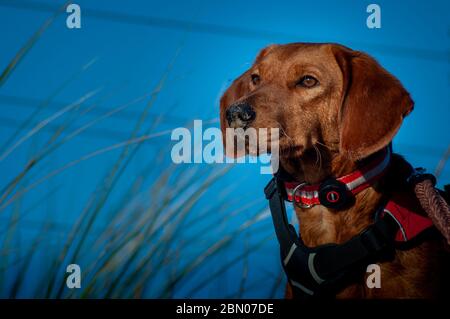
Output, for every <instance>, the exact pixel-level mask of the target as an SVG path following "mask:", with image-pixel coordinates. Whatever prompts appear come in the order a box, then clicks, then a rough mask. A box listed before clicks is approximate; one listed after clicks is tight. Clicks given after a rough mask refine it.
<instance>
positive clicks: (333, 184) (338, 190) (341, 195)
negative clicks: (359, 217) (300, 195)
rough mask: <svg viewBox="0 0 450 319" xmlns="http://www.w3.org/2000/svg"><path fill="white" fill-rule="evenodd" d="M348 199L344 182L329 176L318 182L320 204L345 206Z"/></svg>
mask: <svg viewBox="0 0 450 319" xmlns="http://www.w3.org/2000/svg"><path fill="white" fill-rule="evenodd" d="M349 200H350V197H349V191H348V190H347V186H346V185H345V184H344V183H342V182H340V181H338V180H336V179H334V178H330V179H328V180H326V181H324V182H323V183H322V184H320V188H319V201H320V204H321V205H323V206H325V207H328V208H334V209H339V208H342V207H343V206H345V205H346V204H347V203H348V201H349Z"/></svg>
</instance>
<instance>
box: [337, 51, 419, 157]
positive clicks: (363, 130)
mask: <svg viewBox="0 0 450 319" xmlns="http://www.w3.org/2000/svg"><path fill="white" fill-rule="evenodd" d="M332 51H333V53H334V56H335V58H336V61H337V63H338V65H339V67H340V68H341V71H342V75H343V82H344V86H343V94H342V105H341V109H340V112H339V123H340V124H339V126H340V127H339V131H340V151H341V153H343V154H346V155H347V156H348V157H350V158H352V159H354V160H359V159H363V158H365V157H367V156H369V155H370V154H373V153H375V152H376V151H378V150H380V149H382V148H384V147H385V146H387V145H388V144H389V143H390V142H391V141H392V139H393V137H394V135H395V134H396V133H397V131H398V129H399V128H400V125H401V123H402V121H403V118H404V117H405V116H406V115H408V114H409V113H410V112H411V111H412V110H413V107H414V102H413V101H412V99H411V97H410V95H409V93H408V92H407V91H406V90H405V89H404V88H403V86H402V85H401V83H400V82H399V81H398V80H397V79H396V78H395V77H394V76H393V75H391V74H390V73H389V72H387V71H386V70H385V69H384V68H382V67H381V66H380V65H379V64H378V62H377V61H375V60H374V59H373V58H371V57H370V56H368V55H367V54H365V53H362V52H357V51H352V50H350V49H348V48H345V47H342V46H333V47H332Z"/></svg>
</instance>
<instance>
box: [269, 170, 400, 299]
mask: <svg viewBox="0 0 450 319" xmlns="http://www.w3.org/2000/svg"><path fill="white" fill-rule="evenodd" d="M264 193H265V195H266V198H267V199H268V200H269V207H270V211H271V214H272V220H273V224H274V226H275V233H276V236H277V239H278V242H279V244H280V253H281V261H282V265H283V268H284V271H285V273H286V275H287V278H288V281H289V283H290V285H291V286H292V291H293V294H294V298H301V299H309V298H315V297H329V298H333V297H334V296H335V294H336V293H337V292H338V291H339V290H340V289H342V288H343V287H345V285H346V283H348V282H349V281H351V280H352V278H353V277H354V276H355V274H360V273H361V271H365V270H366V267H367V265H369V264H370V263H373V262H375V261H379V260H380V258H384V257H385V256H389V255H390V254H392V253H393V251H394V234H395V232H396V230H397V229H398V228H397V224H396V223H395V221H394V220H393V219H392V218H390V217H389V215H388V214H386V215H385V216H384V217H383V218H380V216H379V215H380V211H381V210H382V209H381V210H379V211H378V212H377V213H376V214H375V222H374V223H373V224H372V225H370V226H369V227H367V228H366V229H365V230H364V231H363V232H361V233H360V234H359V235H356V236H354V237H353V238H351V239H350V240H349V241H347V242H345V243H343V244H327V245H321V246H317V247H314V248H310V247H307V246H306V245H305V244H304V243H303V241H302V239H301V238H300V237H299V236H298V235H297V232H296V230H295V228H294V226H292V225H291V224H289V221H288V217H287V214H286V207H285V203H284V200H285V198H286V194H285V188H284V186H283V182H282V180H281V179H280V178H279V177H278V176H277V175H275V177H274V178H272V180H271V181H270V182H269V183H268V184H267V186H266V187H265V188H264Z"/></svg>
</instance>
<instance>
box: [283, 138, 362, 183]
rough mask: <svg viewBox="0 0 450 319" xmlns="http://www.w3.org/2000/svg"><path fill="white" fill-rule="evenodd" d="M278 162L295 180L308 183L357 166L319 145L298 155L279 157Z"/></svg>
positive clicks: (346, 172)
mask: <svg viewBox="0 0 450 319" xmlns="http://www.w3.org/2000/svg"><path fill="white" fill-rule="evenodd" d="M280 164H281V166H282V167H283V169H284V170H285V171H286V172H287V173H289V175H291V176H292V177H294V178H295V180H297V181H301V182H306V183H308V184H319V183H320V182H321V181H323V180H325V179H326V178H328V177H330V176H334V177H340V176H343V175H346V174H349V173H351V172H353V171H354V170H356V168H357V164H356V162H355V161H352V160H350V159H349V158H348V157H346V156H343V155H342V154H340V153H339V152H338V151H332V150H329V149H327V148H324V147H321V146H320V145H318V146H317V147H316V148H313V149H309V150H307V151H305V152H304V153H303V154H302V155H301V156H298V157H293V156H288V157H281V158H280Z"/></svg>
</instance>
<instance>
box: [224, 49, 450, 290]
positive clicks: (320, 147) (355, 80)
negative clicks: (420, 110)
mask: <svg viewBox="0 0 450 319" xmlns="http://www.w3.org/2000/svg"><path fill="white" fill-rule="evenodd" d="M413 104H414V103H413V101H412V100H411V98H410V95H409V94H408V92H407V91H406V90H405V89H404V88H403V86H402V85H401V84H400V82H399V81H398V80H397V79H396V78H395V77H394V76H392V75H391V74H390V73H388V72H387V71H386V70H385V69H383V68H382V67H381V66H380V65H379V64H378V63H377V62H376V61H375V60H374V59H373V58H371V57H369V56H368V55H367V54H364V53H362V52H357V51H353V50H351V49H349V48H346V47H344V46H341V45H336V44H305V43H293V44H287V45H271V46H269V47H267V48H265V49H263V50H262V51H261V52H260V53H259V55H258V56H257V58H256V61H255V62H254V64H253V66H252V67H251V68H250V69H249V70H247V71H246V72H245V73H244V74H242V75H241V76H240V77H239V78H238V79H236V80H235V81H234V82H233V84H232V85H231V86H230V88H229V89H228V90H227V91H226V92H225V94H224V95H223V97H222V99H221V102H220V118H221V126H222V130H223V132H224V133H225V129H226V128H227V127H232V128H236V127H240V128H243V129H247V128H248V127H253V128H256V129H258V128H279V129H280V132H281V133H280V135H281V136H280V139H279V149H280V165H281V166H282V167H283V169H284V170H286V171H287V172H288V173H289V174H290V175H291V176H293V177H295V179H296V180H298V181H305V182H307V183H309V184H317V183H320V182H321V181H323V180H324V179H326V178H327V177H330V176H335V177H338V176H343V175H346V174H348V173H350V172H352V171H354V170H355V169H357V168H358V167H359V166H360V165H361V163H364V159H367V158H368V157H370V156H371V155H372V154H374V153H376V152H377V151H379V150H381V149H383V148H385V147H386V146H388V145H389V143H390V142H391V141H392V139H393V137H394V135H395V134H396V132H397V131H398V129H399V128H400V125H401V123H402V120H403V118H404V117H405V116H406V115H408V114H409V113H410V112H411V111H412V110H413ZM224 143H225V140H224ZM408 165H409V164H408V163H406V162H405V161H404V160H403V159H402V158H401V157H400V156H398V155H394V156H393V157H392V159H391V163H390V166H389V168H388V171H387V173H386V174H385V175H384V176H383V177H382V178H381V179H380V180H378V181H377V182H376V183H374V184H373V185H371V186H370V187H368V188H367V189H365V190H364V191H362V192H360V193H358V194H357V195H356V196H355V199H354V203H353V205H351V206H350V207H347V208H345V209H344V210H340V211H336V210H333V209H329V208H326V207H324V206H322V205H316V206H314V207H312V208H307V209H306V208H298V207H296V214H297V217H298V219H299V220H300V233H301V236H302V238H303V241H304V242H305V244H306V245H307V246H310V247H314V246H317V245H322V244H326V243H343V242H346V241H347V240H349V239H350V238H352V237H353V236H355V235H357V234H358V233H360V232H361V231H362V230H363V229H365V228H366V227H367V226H368V225H370V224H371V223H373V213H374V211H375V209H376V208H377V207H378V206H379V205H380V201H381V200H382V198H383V196H385V195H386V194H387V193H389V192H391V191H392V190H395V191H396V192H410V190H409V189H408V188H407V187H406V186H405V185H404V184H405V183H404V180H405V178H406V176H405V175H404V174H405V172H406V171H407V168H408V167H409V166H408ZM442 249H443V248H442V245H441V241H440V238H439V237H438V236H437V235H436V234H432V235H430V236H427V237H425V238H423V239H422V240H420V241H418V242H417V243H415V244H414V245H411V246H410V247H408V248H407V249H406V248H405V249H397V250H396V253H395V258H394V259H392V260H389V261H386V262H382V263H379V264H380V266H381V280H382V282H381V288H374V289H369V288H368V287H367V286H366V281H365V278H361V279H360V282H358V283H354V284H351V285H349V286H347V287H346V288H345V289H343V290H342V291H341V292H340V293H339V294H338V295H337V297H339V298H429V297H438V296H440V293H441V289H440V286H441V284H443V282H444V279H443V278H444V274H443V269H442V268H443V261H442V259H441V258H442ZM287 297H290V289H289V287H288V289H287Z"/></svg>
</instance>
